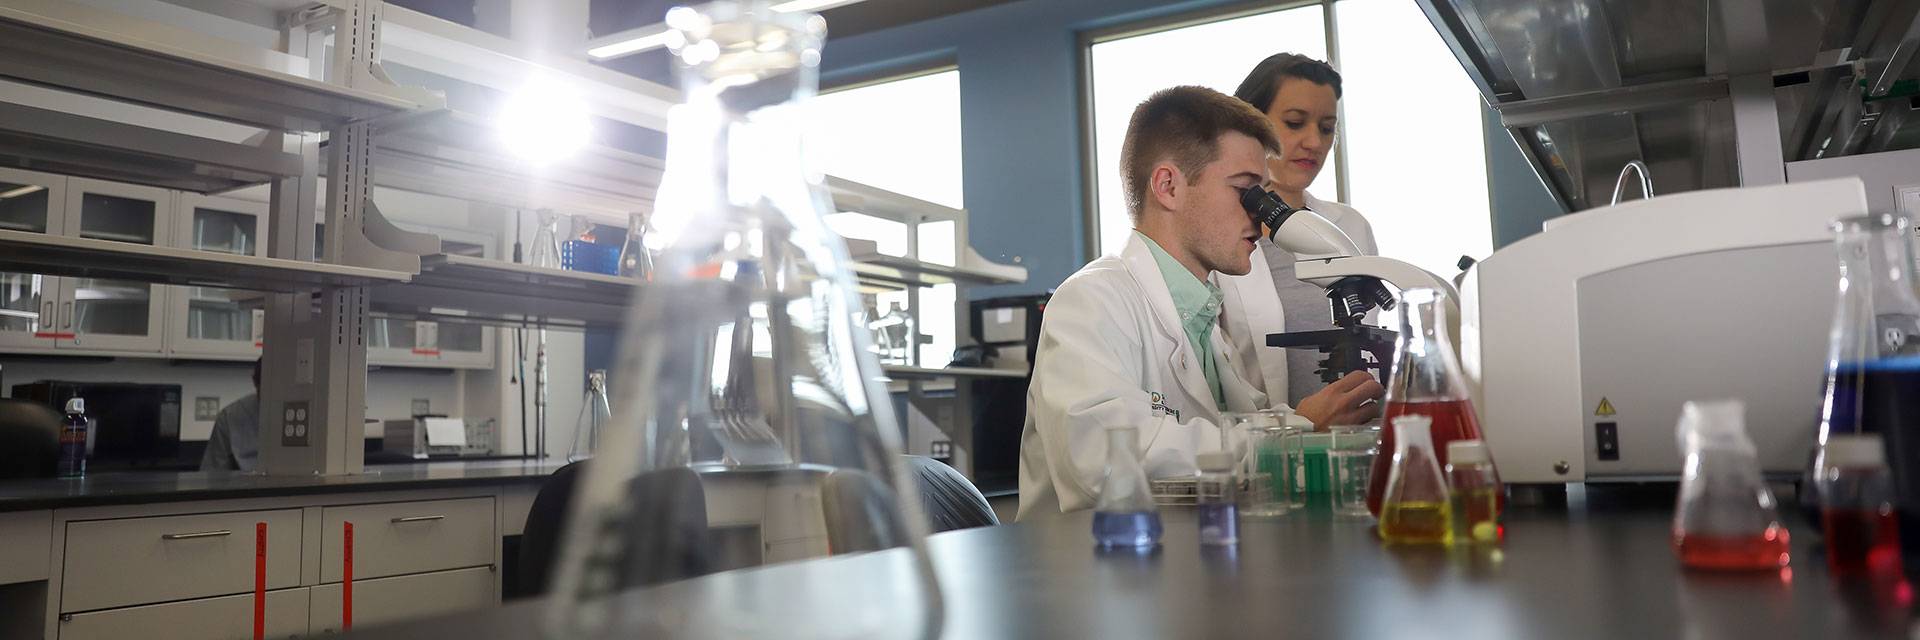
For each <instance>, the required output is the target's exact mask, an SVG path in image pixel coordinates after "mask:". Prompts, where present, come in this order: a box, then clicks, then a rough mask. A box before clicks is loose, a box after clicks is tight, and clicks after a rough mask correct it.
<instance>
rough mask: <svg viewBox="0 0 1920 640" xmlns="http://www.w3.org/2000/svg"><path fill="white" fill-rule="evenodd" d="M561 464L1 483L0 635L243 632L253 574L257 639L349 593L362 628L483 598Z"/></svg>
mask: <svg viewBox="0 0 1920 640" xmlns="http://www.w3.org/2000/svg"><path fill="white" fill-rule="evenodd" d="M561 466H564V462H561V461H534V460H453V461H430V462H416V463H410V464H389V465H367V467H366V469H365V472H364V473H360V474H356V475H345V476H264V475H253V474H241V473H201V472H107V473H98V474H90V475H89V476H88V477H86V478H82V479H34V480H8V481H0V640H14V639H20V638H37V639H46V640H54V639H59V640H76V639H87V638H124V637H141V638H210V637H249V636H250V635H251V630H252V620H253V612H254V597H253V594H254V591H255V588H256V587H257V586H258V587H261V588H263V589H264V593H265V597H264V609H263V619H264V622H265V626H266V630H267V634H266V635H267V637H272V638H287V637H297V636H305V635H321V634H327V633H334V632H337V631H338V630H340V629H341V628H342V626H343V625H342V622H343V620H344V619H345V616H344V615H343V614H344V611H343V610H344V609H346V608H347V606H346V605H347V602H348V600H347V595H346V594H347V593H351V594H352V596H351V603H352V611H353V619H354V620H356V621H358V622H360V623H361V624H378V623H380V622H393V621H400V620H407V619H412V618H417V617H422V616H431V615H435V614H443V613H451V612H456V611H467V610H472V609H479V608H487V607H493V606H497V605H498V603H499V602H500V601H501V599H502V595H503V593H505V592H507V591H508V590H509V589H510V588H511V584H510V581H509V580H507V579H506V578H507V574H508V573H510V572H507V571H502V568H503V567H506V566H510V564H511V558H512V556H513V547H514V543H515V542H516V541H517V536H518V535H519V534H520V532H521V530H522V528H523V527H524V525H525V523H526V517H527V511H528V510H529V509H530V508H531V505H532V502H533V497H534V495H535V494H536V493H537V492H538V490H539V487H540V483H541V482H542V481H543V480H544V479H545V478H546V477H547V476H549V475H551V474H552V473H553V472H554V471H556V470H558V469H559V468H560V467H561ZM350 527H351V530H352V533H351V534H349V533H348V531H349V528H350ZM349 536H351V539H352V540H353V543H352V546H351V552H350V553H349V552H348V549H349V547H348V546H347V544H346V541H347V540H348V539H349ZM349 576H351V580H349V579H348V577H349ZM349 583H350V584H351V590H349V589H348V588H347V585H348V584H349Z"/></svg>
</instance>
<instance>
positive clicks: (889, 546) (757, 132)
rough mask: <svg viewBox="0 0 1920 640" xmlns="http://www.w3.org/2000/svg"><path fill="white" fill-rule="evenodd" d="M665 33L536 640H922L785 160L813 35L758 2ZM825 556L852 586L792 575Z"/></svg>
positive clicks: (914, 575)
mask: <svg viewBox="0 0 1920 640" xmlns="http://www.w3.org/2000/svg"><path fill="white" fill-rule="evenodd" d="M667 23H668V25H669V27H670V28H671V29H672V31H671V32H670V33H669V35H670V36H671V37H672V40H673V47H672V48H673V51H674V54H675V55H676V57H677V59H678V62H679V67H680V73H681V76H682V80H683V88H684V97H685V100H686V103H685V104H682V105H680V106H677V107H675V108H674V109H673V111H672V113H671V114H670V117H669V123H670V127H669V131H668V151H667V171H666V175H665V176H664V178H663V181H662V185H661V188H660V192H659V196H658V199H657V202H656V203H655V209H654V212H653V214H652V216H651V222H652V225H651V228H650V229H649V232H648V235H647V238H646V242H647V245H648V248H649V249H652V250H653V251H654V277H653V280H652V281H651V282H650V283H648V284H647V285H646V286H644V287H643V288H642V290H641V292H640V293H639V295H637V296H636V300H635V302H634V306H633V308H632V309H631V311H630V313H629V314H628V316H627V320H626V323H625V328H624V335H623V338H622V342H621V344H622V345H623V347H622V351H621V353H620V359H619V363H618V367H619V369H618V371H617V372H616V374H615V375H614V376H612V377H611V380H612V381H613V382H614V383H615V386H614V387H613V388H612V389H611V395H612V397H613V399H614V402H613V404H614V410H615V411H614V418H613V421H612V423H611V424H610V425H608V428H607V429H606V431H605V432H604V433H602V434H601V438H600V442H599V448H598V450H597V451H596V452H595V455H594V457H593V459H592V460H591V461H589V462H587V463H586V470H585V475H584V476H583V482H582V483H581V484H580V485H579V487H578V488H577V489H576V490H575V493H574V496H573V503H574V508H573V514H572V518H571V520H570V521H569V523H568V531H567V539H566V540H565V545H564V547H563V548H562V550H561V554H562V562H561V566H560V568H559V571H558V573H557V574H556V576H555V578H556V579H555V585H556V591H555V597H556V600H555V602H554V603H553V606H552V608H551V609H550V615H551V618H550V619H549V632H550V635H552V636H554V637H590V638H600V637H621V638H643V637H713V638H736V637H783V638H885V637H926V636H931V635H935V634H936V633H937V629H938V626H939V622H940V609H939V601H940V600H939V591H938V585H937V583H936V581H935V579H934V574H933V567H932V565H931V563H930V562H929V561H928V559H927V555H926V550H925V546H924V538H925V529H926V527H925V524H924V523H925V520H924V518H923V516H922V514H921V513H920V511H919V505H920V498H919V495H918V490H917V489H916V485H915V484H914V483H913V482H912V481H911V480H909V479H908V478H907V476H905V475H904V467H903V465H902V464H901V458H900V453H899V452H900V447H899V438H900V431H899V426H898V425H897V424H896V421H895V419H894V412H893V407H892V405H891V402H890V400H889V398H888V395H887V392H886V389H885V387H884V386H883V385H882V384H881V383H880V382H879V380H880V379H881V376H882V372H881V369H880V367H879V364H878V362H877V361H876V360H875V359H874V357H873V354H872V353H870V352H868V351H867V346H868V345H867V342H868V340H870V334H869V332H868V331H867V330H866V328H865V327H864V326H860V325H859V323H858V320H859V317H860V316H861V314H860V306H859V300H858V297H857V296H858V290H857V289H856V288H855V286H854V281H853V278H852V276H851V275H850V274H851V270H850V263H849V261H848V257H847V250H846V246H845V245H844V243H843V242H842V241H841V240H840V238H839V237H838V236H836V235H834V234H833V233H832V232H831V231H829V230H828V228H827V226H826V224H825V222H824V221H823V217H822V213H823V212H824V211H826V198H825V190H824V189H823V188H822V186H821V179H822V178H821V174H820V173H818V172H817V171H813V170H812V169H813V167H811V166H810V165H809V164H808V161H807V158H806V156H805V155H804V154H803V153H802V147H803V145H802V144H801V137H802V131H803V124H804V122H803V119H802V118H801V109H802V106H803V103H804V101H805V100H806V99H807V98H810V97H812V95H813V93H814V85H815V81H816V74H817V65H818V64H819V56H820V53H819V48H820V43H821V39H822V37H823V35H824V32H825V23H824V22H822V21H821V20H820V18H818V17H817V16H813V15H809V14H805V13H777V12H773V11H771V10H769V9H768V7H767V3H766V2H764V1H762V2H716V3H713V4H709V5H705V6H703V7H702V8H700V9H699V10H697V11H696V10H691V9H686V8H675V9H673V10H672V11H671V12H669V13H668V16H667ZM826 556H833V558H831V559H827V560H821V561H820V562H832V563H837V564H840V565H841V566H842V567H846V566H853V567H858V569H857V570H856V572H855V573H854V574H836V575H838V576H840V577H839V578H835V579H828V578H826V577H824V576H821V575H817V572H816V569H817V568H818V567H819V566H820V565H818V564H815V563H792V562H793V561H797V560H808V559H815V558H822V557H826ZM762 565H779V566H767V567H766V568H765V569H764V570H763V571H761V572H758V573H757V574H756V580H755V584H754V586H753V588H747V587H746V586H744V585H739V584H735V583H734V582H733V581H732V579H731V575H710V574H715V573H717V572H722V571H726V570H729V569H736V568H746V567H756V566H762ZM849 575H857V576H858V577H857V578H848V577H847V576H849ZM641 587H649V593H648V594H647V596H646V597H645V598H643V599H624V600H623V599H620V598H618V597H610V596H611V595H612V594H614V593H615V592H618V591H621V590H625V589H634V588H641Z"/></svg>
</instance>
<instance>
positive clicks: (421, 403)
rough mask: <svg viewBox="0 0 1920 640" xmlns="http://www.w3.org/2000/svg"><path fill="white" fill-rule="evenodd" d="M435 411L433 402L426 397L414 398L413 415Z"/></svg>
mask: <svg viewBox="0 0 1920 640" xmlns="http://www.w3.org/2000/svg"><path fill="white" fill-rule="evenodd" d="M429 413H433V403H432V402H431V401H429V400H428V399H426V398H414V399H413V415H416V416H424V415H427V414H429Z"/></svg>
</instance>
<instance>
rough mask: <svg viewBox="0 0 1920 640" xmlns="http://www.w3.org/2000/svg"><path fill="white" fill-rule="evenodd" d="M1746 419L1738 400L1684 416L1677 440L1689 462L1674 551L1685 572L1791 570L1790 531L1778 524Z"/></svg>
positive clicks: (1690, 409) (1689, 409)
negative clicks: (1688, 568) (1789, 566)
mask: <svg viewBox="0 0 1920 640" xmlns="http://www.w3.org/2000/svg"><path fill="white" fill-rule="evenodd" d="M1745 413H1746V405H1744V404H1742V403H1741V402H1740V401H1738V400H1719V401H1710V402H1700V401H1693V402H1688V403H1687V404H1686V405H1685V406H1684V407H1682V408H1681V410H1680V423H1679V426H1678V428H1677V430H1676V431H1677V433H1676V435H1677V436H1678V437H1679V440H1680V449H1681V451H1682V452H1683V453H1684V454H1685V455H1686V464H1685V467H1684V469H1685V471H1684V473H1683V475H1682V476H1681V478H1680V497H1679V501H1678V504H1677V505H1676V506H1675V508H1674V513H1673V550H1674V552H1675V553H1676V554H1678V555H1679V556H1680V564H1682V565H1685V566H1687V567H1692V568H1699V569H1779V568H1780V567H1784V566H1787V559H1788V557H1787V528H1786V527H1783V526H1780V516H1779V513H1778V512H1777V511H1775V509H1776V507H1775V503H1774V499H1773V492H1771V491H1768V490H1767V485H1766V483H1765V482H1764V481H1762V480H1761V478H1760V459H1759V456H1758V454H1756V453H1755V450H1754V447H1753V440H1752V439H1751V438H1748V437H1747V428H1746V416H1745Z"/></svg>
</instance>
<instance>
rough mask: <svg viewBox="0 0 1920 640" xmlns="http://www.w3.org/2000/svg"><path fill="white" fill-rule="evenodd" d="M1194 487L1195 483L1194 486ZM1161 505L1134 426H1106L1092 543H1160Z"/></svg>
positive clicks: (1117, 545) (1151, 544)
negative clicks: (1104, 464) (1144, 465)
mask: <svg viewBox="0 0 1920 640" xmlns="http://www.w3.org/2000/svg"><path fill="white" fill-rule="evenodd" d="M1195 489H1196V491H1197V490H1198V487H1197V486H1196V487H1195ZM1160 533H1161V527H1160V509H1159V507H1157V506H1155V505H1154V502H1153V493H1152V489H1151V488H1150V487H1148V485H1147V472H1146V469H1144V468H1142V467H1141V466H1140V436H1139V435H1138V431H1136V430H1135V429H1134V428H1133V427H1108V428H1107V469H1106V473H1105V475H1103V476H1101V478H1100V498H1099V501H1098V502H1095V503H1094V506H1093V543H1094V544H1095V545H1097V546H1100V547H1151V546H1153V545H1156V544H1160Z"/></svg>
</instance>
